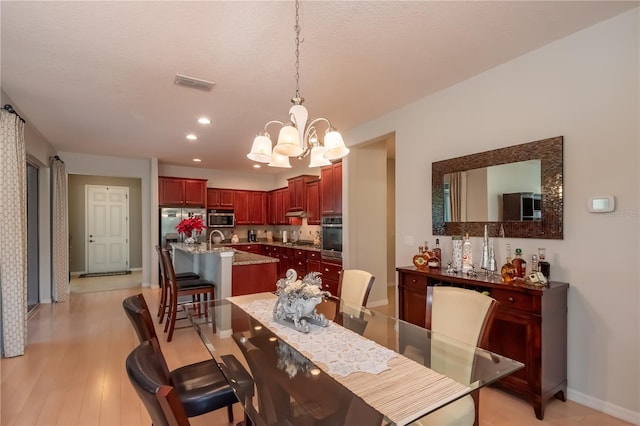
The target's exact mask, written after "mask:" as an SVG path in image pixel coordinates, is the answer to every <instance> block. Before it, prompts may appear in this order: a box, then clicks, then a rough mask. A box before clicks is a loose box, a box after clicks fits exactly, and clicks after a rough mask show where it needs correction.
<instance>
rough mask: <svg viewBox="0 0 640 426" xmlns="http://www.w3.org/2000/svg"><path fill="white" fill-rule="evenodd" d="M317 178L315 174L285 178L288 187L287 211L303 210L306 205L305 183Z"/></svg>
mask: <svg viewBox="0 0 640 426" xmlns="http://www.w3.org/2000/svg"><path fill="white" fill-rule="evenodd" d="M316 179H318V177H317V176H312V175H300V176H296V177H293V178H290V179H287V183H288V184H289V185H288V188H289V209H288V210H287V211H303V210H305V209H306V207H307V191H306V183H307V182H309V181H312V180H316Z"/></svg>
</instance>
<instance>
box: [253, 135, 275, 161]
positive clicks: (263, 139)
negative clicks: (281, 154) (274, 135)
mask: <svg viewBox="0 0 640 426" xmlns="http://www.w3.org/2000/svg"><path fill="white" fill-rule="evenodd" d="M247 157H249V159H250V160H253V161H257V162H259V163H269V162H271V139H270V138H269V134H268V133H261V134H259V135H258V136H256V138H255V139H254V140H253V145H252V146H251V152H250V153H249V154H247Z"/></svg>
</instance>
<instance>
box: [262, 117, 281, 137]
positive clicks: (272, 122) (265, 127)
mask: <svg viewBox="0 0 640 426" xmlns="http://www.w3.org/2000/svg"><path fill="white" fill-rule="evenodd" d="M271 124H279V125H280V126H284V123H283V122H282V121H279V120H271V121H269V122H268V123H267V124H265V125H264V132H265V133H267V134H268V133H269V132H267V127H269V126H270V125H271Z"/></svg>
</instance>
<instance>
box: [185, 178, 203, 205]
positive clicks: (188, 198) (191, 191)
mask: <svg viewBox="0 0 640 426" xmlns="http://www.w3.org/2000/svg"><path fill="white" fill-rule="evenodd" d="M184 204H185V205H187V206H192V207H204V206H206V205H207V182H206V181H202V180H191V179H188V180H185V181H184Z"/></svg>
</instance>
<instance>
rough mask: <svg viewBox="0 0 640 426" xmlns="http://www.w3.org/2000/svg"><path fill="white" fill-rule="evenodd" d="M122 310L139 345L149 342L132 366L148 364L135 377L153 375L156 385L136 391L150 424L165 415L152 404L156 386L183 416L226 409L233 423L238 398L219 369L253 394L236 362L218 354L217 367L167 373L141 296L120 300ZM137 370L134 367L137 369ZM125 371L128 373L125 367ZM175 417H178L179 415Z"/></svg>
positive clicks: (248, 379) (197, 365)
mask: <svg viewBox="0 0 640 426" xmlns="http://www.w3.org/2000/svg"><path fill="white" fill-rule="evenodd" d="M122 307H123V309H124V311H125V313H126V315H127V317H128V318H129V321H130V322H131V324H132V325H133V328H134V330H135V331H136V334H137V336H138V339H139V340H140V343H141V344H142V343H145V342H150V345H149V347H148V348H146V349H140V351H139V353H137V354H136V355H135V356H134V358H135V363H134V366H135V365H137V363H138V361H140V362H142V361H144V362H145V363H146V364H148V365H145V366H144V368H143V369H142V371H139V372H138V373H137V374H138V375H140V374H143V373H144V374H145V375H147V376H149V375H153V376H154V377H155V379H154V380H155V382H156V385H154V386H153V387H152V388H145V389H142V390H141V389H138V388H136V391H137V392H138V394H139V395H140V393H141V392H142V391H143V390H144V392H145V394H144V395H145V396H144V397H143V396H140V398H141V399H142V400H143V403H144V404H145V406H146V407H147V410H148V411H149V414H150V415H151V417H152V420H153V424H154V425H157V424H162V423H156V421H155V420H154V418H153V416H154V415H156V416H157V415H160V414H162V413H164V414H165V415H166V414H167V413H165V412H164V411H163V410H164V408H166V407H164V408H163V409H162V410H160V411H159V410H158V407H157V406H156V405H157V403H159V402H156V401H155V399H154V398H153V397H152V393H157V392H158V391H159V390H160V386H164V387H166V388H170V389H165V390H164V393H163V394H164V395H165V396H166V397H167V398H169V397H170V393H171V392H173V393H174V394H175V395H177V400H178V402H179V405H180V407H181V409H182V411H183V412H184V413H185V415H186V416H187V417H195V416H199V415H201V414H204V413H207V412H210V411H214V410H217V409H220V408H222V407H225V406H226V407H227V414H228V417H229V422H233V404H234V403H236V402H238V399H237V397H236V396H235V392H234V390H233V389H232V388H231V387H230V385H229V383H228V381H227V379H226V378H225V375H224V374H223V373H222V371H221V369H223V368H224V369H225V370H226V371H227V372H228V374H229V375H230V377H233V379H234V385H236V386H238V387H239V388H240V389H242V390H243V392H245V393H247V394H249V393H250V392H252V391H253V380H252V379H251V376H250V375H249V373H248V372H247V371H246V370H245V368H244V367H243V366H242V364H241V363H240V361H238V359H237V358H236V357H235V356H233V355H222V357H221V358H222V361H223V363H222V364H220V365H218V364H217V363H216V362H215V361H213V360H207V361H201V362H198V363H195V364H188V365H185V366H182V367H179V368H177V369H175V370H173V371H169V368H168V366H167V363H166V361H165V358H164V355H163V354H162V350H161V348H160V343H159V342H158V337H157V335H156V332H155V328H154V325H153V319H152V318H151V313H150V311H149V308H148V306H147V303H146V301H145V299H144V296H143V295H142V294H136V295H134V296H129V297H127V298H125V299H124V300H123V301H122ZM134 352H135V351H134ZM151 352H153V353H151ZM127 362H128V360H127ZM132 362H133V361H132ZM140 369H141V368H140V367H138V370H140ZM127 372H128V373H129V364H127ZM156 376H157V377H156ZM228 377H229V376H228ZM130 378H131V376H130ZM132 380H133V379H132ZM134 387H136V384H134ZM169 391H171V392H169ZM251 395H252V394H251ZM156 397H158V395H156ZM169 402H171V401H169ZM166 403H167V402H165V404H166ZM171 405H172V406H173V405H175V403H172V404H171ZM178 411H180V410H178ZM152 412H153V413H154V414H153V415H152ZM176 416H177V417H180V416H179V413H177V414H176ZM178 424H180V423H178ZM186 424H188V423H186Z"/></svg>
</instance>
